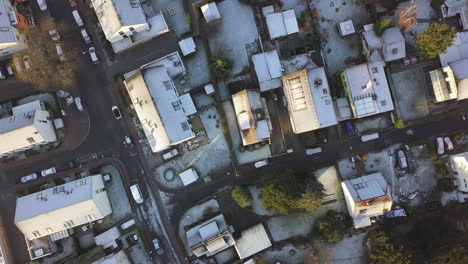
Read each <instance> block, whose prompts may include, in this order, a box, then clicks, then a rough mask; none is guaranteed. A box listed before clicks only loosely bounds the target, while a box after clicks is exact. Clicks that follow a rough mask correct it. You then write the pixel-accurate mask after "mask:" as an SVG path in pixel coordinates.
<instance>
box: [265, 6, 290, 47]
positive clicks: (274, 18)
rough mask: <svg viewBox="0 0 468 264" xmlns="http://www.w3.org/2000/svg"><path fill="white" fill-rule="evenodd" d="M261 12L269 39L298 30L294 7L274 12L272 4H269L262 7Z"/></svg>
mask: <svg viewBox="0 0 468 264" xmlns="http://www.w3.org/2000/svg"><path fill="white" fill-rule="evenodd" d="M262 13H263V15H264V16H265V19H266V23H267V27H268V33H269V34H270V39H276V38H279V37H284V36H287V35H290V34H294V33H297V32H299V25H298V24H297V18H296V13H295V12H294V9H290V10H286V11H283V12H277V13H275V10H274V8H273V6H271V5H270V6H266V7H263V8H262Z"/></svg>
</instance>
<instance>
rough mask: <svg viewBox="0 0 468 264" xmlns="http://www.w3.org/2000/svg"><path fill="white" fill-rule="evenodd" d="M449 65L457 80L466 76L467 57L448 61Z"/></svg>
mask: <svg viewBox="0 0 468 264" xmlns="http://www.w3.org/2000/svg"><path fill="white" fill-rule="evenodd" d="M449 66H450V68H451V69H452V71H453V74H454V75H455V77H457V79H458V80H463V79H466V78H468V58H466V59H461V60H457V61H454V62H450V63H449Z"/></svg>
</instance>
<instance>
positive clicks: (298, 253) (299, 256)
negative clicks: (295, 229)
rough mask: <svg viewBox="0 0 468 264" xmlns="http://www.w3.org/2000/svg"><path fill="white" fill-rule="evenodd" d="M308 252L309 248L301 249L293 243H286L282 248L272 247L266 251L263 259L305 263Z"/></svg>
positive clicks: (266, 260)
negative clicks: (275, 248)
mask: <svg viewBox="0 0 468 264" xmlns="http://www.w3.org/2000/svg"><path fill="white" fill-rule="evenodd" d="M307 253H308V251H307V250H303V249H299V248H297V247H294V246H293V245H292V244H286V245H285V246H284V247H282V248H281V249H280V250H273V249H270V250H267V251H265V252H264V253H263V260H264V261H265V263H275V261H278V260H279V261H282V263H286V264H295V263H303V262H304V257H305V256H306V254H307Z"/></svg>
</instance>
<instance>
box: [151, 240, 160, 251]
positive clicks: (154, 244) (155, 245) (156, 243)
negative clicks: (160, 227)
mask: <svg viewBox="0 0 468 264" xmlns="http://www.w3.org/2000/svg"><path fill="white" fill-rule="evenodd" d="M153 246H154V249H156V250H159V249H160V248H161V245H159V240H158V239H157V238H155V239H153Z"/></svg>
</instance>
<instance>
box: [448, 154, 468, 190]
mask: <svg viewBox="0 0 468 264" xmlns="http://www.w3.org/2000/svg"><path fill="white" fill-rule="evenodd" d="M450 165H451V167H452V172H453V177H454V179H455V185H456V186H457V189H458V190H459V191H460V192H464V193H468V152H464V153H460V154H456V155H451V156H450Z"/></svg>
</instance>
